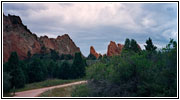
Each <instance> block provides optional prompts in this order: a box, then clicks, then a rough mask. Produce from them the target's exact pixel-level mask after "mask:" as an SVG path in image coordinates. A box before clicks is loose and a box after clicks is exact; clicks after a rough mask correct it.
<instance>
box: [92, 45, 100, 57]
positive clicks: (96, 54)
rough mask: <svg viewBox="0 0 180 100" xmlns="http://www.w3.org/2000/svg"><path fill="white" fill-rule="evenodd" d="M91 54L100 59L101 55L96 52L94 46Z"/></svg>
mask: <svg viewBox="0 0 180 100" xmlns="http://www.w3.org/2000/svg"><path fill="white" fill-rule="evenodd" d="M90 54H92V55H94V56H95V57H96V58H99V56H100V54H98V53H97V52H96V50H95V49H94V47H93V46H91V47H90Z"/></svg>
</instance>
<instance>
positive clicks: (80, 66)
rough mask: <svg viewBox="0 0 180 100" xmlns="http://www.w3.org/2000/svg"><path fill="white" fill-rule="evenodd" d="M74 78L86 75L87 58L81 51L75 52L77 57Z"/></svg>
mask: <svg viewBox="0 0 180 100" xmlns="http://www.w3.org/2000/svg"><path fill="white" fill-rule="evenodd" d="M71 69H72V78H80V77H83V76H84V75H85V60H83V58H82V55H81V53H80V52H79V53H75V58H74V60H73V65H72V68H71Z"/></svg>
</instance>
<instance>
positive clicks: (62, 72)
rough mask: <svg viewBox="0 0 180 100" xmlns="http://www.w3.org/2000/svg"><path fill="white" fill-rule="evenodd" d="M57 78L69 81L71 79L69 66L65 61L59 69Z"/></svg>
mask: <svg viewBox="0 0 180 100" xmlns="http://www.w3.org/2000/svg"><path fill="white" fill-rule="evenodd" d="M58 74H59V75H58V78H60V79H69V78H71V77H72V76H71V66H70V65H69V63H68V62H67V61H64V62H63V63H62V65H61V67H60V69H59V72H58Z"/></svg>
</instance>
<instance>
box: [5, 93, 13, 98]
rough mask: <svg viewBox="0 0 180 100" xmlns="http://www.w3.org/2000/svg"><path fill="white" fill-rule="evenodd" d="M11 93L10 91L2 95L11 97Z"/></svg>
mask: <svg viewBox="0 0 180 100" xmlns="http://www.w3.org/2000/svg"><path fill="white" fill-rule="evenodd" d="M12 96H13V95H12V94H10V93H3V97H12Z"/></svg>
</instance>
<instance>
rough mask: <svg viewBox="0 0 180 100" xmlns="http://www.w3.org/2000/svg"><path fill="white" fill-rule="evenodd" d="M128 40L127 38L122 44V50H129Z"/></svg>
mask: <svg viewBox="0 0 180 100" xmlns="http://www.w3.org/2000/svg"><path fill="white" fill-rule="evenodd" d="M130 48H131V46H130V40H129V39H128V38H127V39H126V40H125V43H124V50H130Z"/></svg>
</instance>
